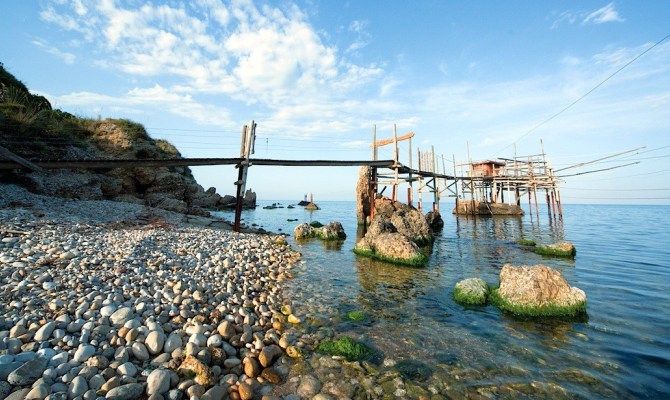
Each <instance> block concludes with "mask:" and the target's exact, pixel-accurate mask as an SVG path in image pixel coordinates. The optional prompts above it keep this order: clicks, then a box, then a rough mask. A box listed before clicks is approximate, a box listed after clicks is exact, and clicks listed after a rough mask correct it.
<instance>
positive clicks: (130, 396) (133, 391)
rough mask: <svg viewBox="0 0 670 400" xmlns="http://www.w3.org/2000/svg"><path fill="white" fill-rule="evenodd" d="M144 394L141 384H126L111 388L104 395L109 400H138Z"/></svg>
mask: <svg viewBox="0 0 670 400" xmlns="http://www.w3.org/2000/svg"><path fill="white" fill-rule="evenodd" d="M143 392H144V385H142V384H141V383H128V384H125V385H121V386H117V387H115V388H112V389H111V390H110V391H109V392H107V394H106V395H105V398H106V399H109V400H134V399H139V398H140V397H141V396H142V393H143Z"/></svg>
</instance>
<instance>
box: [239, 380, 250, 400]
mask: <svg viewBox="0 0 670 400" xmlns="http://www.w3.org/2000/svg"><path fill="white" fill-rule="evenodd" d="M237 392H238V393H239V394H240V398H241V399H242V400H250V399H253V398H254V391H253V389H252V388H251V386H250V385H249V384H247V383H245V382H240V383H239V384H238V385H237Z"/></svg>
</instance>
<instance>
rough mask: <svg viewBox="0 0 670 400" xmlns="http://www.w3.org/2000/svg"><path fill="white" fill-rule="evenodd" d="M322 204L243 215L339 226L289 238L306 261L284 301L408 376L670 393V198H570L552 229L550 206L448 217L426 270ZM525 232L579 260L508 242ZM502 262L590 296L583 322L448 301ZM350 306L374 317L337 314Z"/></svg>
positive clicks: (335, 206) (566, 392) (491, 277)
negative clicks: (373, 250)
mask: <svg viewBox="0 0 670 400" xmlns="http://www.w3.org/2000/svg"><path fill="white" fill-rule="evenodd" d="M320 205H321V206H322V210H320V211H316V212H314V213H308V212H306V211H304V210H303V209H301V208H296V209H292V210H291V209H279V210H262V209H259V210H256V211H249V212H245V215H244V217H245V219H246V220H247V221H248V222H249V223H251V222H256V223H259V224H260V225H264V226H265V227H266V228H267V229H270V230H272V229H275V230H276V229H277V228H282V229H284V231H285V232H291V231H292V228H293V226H294V225H295V224H297V223H299V222H309V221H312V220H321V221H322V222H327V221H330V220H338V221H341V222H342V224H343V226H344V227H345V231H346V232H347V235H348V238H347V240H346V241H345V242H343V243H341V244H340V245H331V244H328V245H324V244H323V243H321V242H318V241H313V242H307V243H300V244H298V243H293V244H292V245H293V246H294V247H296V248H297V250H298V251H301V252H302V253H303V254H304V260H305V262H306V268H305V270H304V271H302V272H300V273H299V274H297V276H296V279H294V280H293V281H291V282H290V283H289V285H290V287H289V291H290V292H291V297H292V298H293V299H294V300H295V301H296V302H297V303H298V304H300V306H299V307H298V310H301V309H302V310H305V311H304V312H306V313H310V312H313V313H314V314H315V315H317V314H320V315H319V316H320V317H322V318H325V319H330V318H332V320H331V321H332V324H333V328H334V329H335V330H336V331H337V332H340V333H343V332H344V333H349V334H352V335H359V336H363V337H365V338H366V340H367V341H369V342H370V343H371V344H373V345H374V347H375V348H376V349H378V351H379V352H380V353H381V354H382V355H383V357H386V358H390V359H394V360H396V361H397V362H398V363H404V364H400V365H401V368H400V371H402V372H401V375H402V376H403V377H404V379H406V380H408V381H415V382H416V383H417V385H418V386H421V387H426V388H427V387H430V388H431V389H436V390H439V391H440V392H441V393H442V394H446V395H450V396H452V397H456V398H460V397H464V396H466V395H472V396H482V395H484V396H492V397H503V398H504V397H508V398H515V397H534V398H546V397H552V398H574V397H582V398H609V397H617V398H640V397H648V398H664V397H665V398H668V397H670V380H668V379H667V377H668V373H669V371H670V335H668V326H670V313H668V312H667V310H668V308H669V306H670V290H668V289H669V287H668V286H669V285H670V262H669V261H668V260H670V247H668V246H666V244H667V243H668V242H670V230H668V229H667V226H668V225H669V223H670V207H662V206H659V207H655V206H648V207H634V206H633V207H631V206H591V205H588V206H587V205H579V206H578V205H565V206H564V209H565V221H564V222H563V224H549V223H548V221H547V217H546V213H544V214H541V218H540V223H539V224H538V223H537V221H536V220H535V218H533V221H532V222H531V220H530V216H529V215H526V216H524V217H523V218H516V217H513V218H480V219H472V218H458V219H457V218H455V217H453V216H452V215H445V216H444V218H445V227H444V229H443V230H442V232H441V234H440V235H439V236H438V237H437V240H436V242H435V245H434V249H433V253H432V257H431V262H430V264H429V266H428V267H427V268H425V269H412V268H403V267H397V266H391V265H385V264H381V263H378V262H374V261H371V260H366V259H360V258H357V257H356V256H354V255H353V254H352V252H351V249H352V248H353V246H354V244H355V241H356V236H357V235H356V221H355V213H354V210H355V208H354V203H353V202H322V203H321V204H320ZM443 206H444V207H447V205H446V204H444V205H443ZM287 218H298V219H299V221H298V222H292V223H287V222H284V221H285V220H286V219H287ZM640 227H644V230H645V234H644V235H641V234H640V233H639V229H640ZM359 234H360V233H359ZM521 237H525V238H533V239H535V240H536V241H537V242H539V243H548V242H553V241H557V240H562V239H566V240H570V241H572V242H573V243H575V245H576V246H577V256H576V258H575V260H574V261H572V260H564V259H554V258H547V257H542V256H539V255H536V254H534V253H532V252H530V251H528V250H526V249H524V248H522V247H521V246H518V245H516V244H515V242H516V240H517V239H519V238H521ZM505 263H514V264H526V265H532V264H537V263H544V264H546V265H549V266H551V267H552V268H556V269H558V270H559V271H561V272H562V273H563V275H564V276H565V278H566V279H567V280H568V281H569V282H570V283H571V284H572V285H575V286H578V287H580V288H582V289H584V290H585V291H586V293H587V296H588V306H587V312H588V319H587V320H583V321H522V320H518V319H515V318H511V317H509V316H508V315H505V314H503V313H501V312H499V311H498V310H497V309H495V308H493V307H491V306H487V307H462V306H459V305H457V304H455V303H454V302H453V300H452V298H451V290H452V288H453V286H454V284H455V283H456V282H457V281H458V280H460V279H463V278H466V277H481V278H483V279H485V280H486V281H488V282H489V283H491V284H496V283H497V281H498V278H497V277H498V273H499V271H500V268H501V266H502V265H503V264H505ZM324 305H326V306H325V307H324ZM310 310H313V311H310ZM351 310H361V311H362V312H364V313H365V314H366V315H367V316H369V318H368V319H366V321H364V322H361V323H352V322H347V321H343V319H342V315H343V314H344V313H345V312H348V311H351ZM398 363H396V366H397V365H398ZM389 368H391V369H392V370H394V371H396V373H397V372H398V370H397V369H393V368H392V367H389ZM383 370H384V367H382V371H383ZM391 386H393V385H391ZM394 390H395V389H394Z"/></svg>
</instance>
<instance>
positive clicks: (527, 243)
mask: <svg viewBox="0 0 670 400" xmlns="http://www.w3.org/2000/svg"><path fill="white" fill-rule="evenodd" d="M516 244H518V245H521V246H535V245H536V244H537V243H535V241H534V240H533V239H523V238H521V239H519V240H517V241H516Z"/></svg>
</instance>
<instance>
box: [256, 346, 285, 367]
mask: <svg viewBox="0 0 670 400" xmlns="http://www.w3.org/2000/svg"><path fill="white" fill-rule="evenodd" d="M281 354H282V350H281V348H280V347H279V346H277V345H276V344H271V345H269V346H265V347H263V349H262V350H261V352H260V353H259V354H258V361H259V362H260V363H261V365H262V366H263V367H269V366H271V365H272V363H273V362H274V360H275V358H277V357H279V356H280V355H281Z"/></svg>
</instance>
